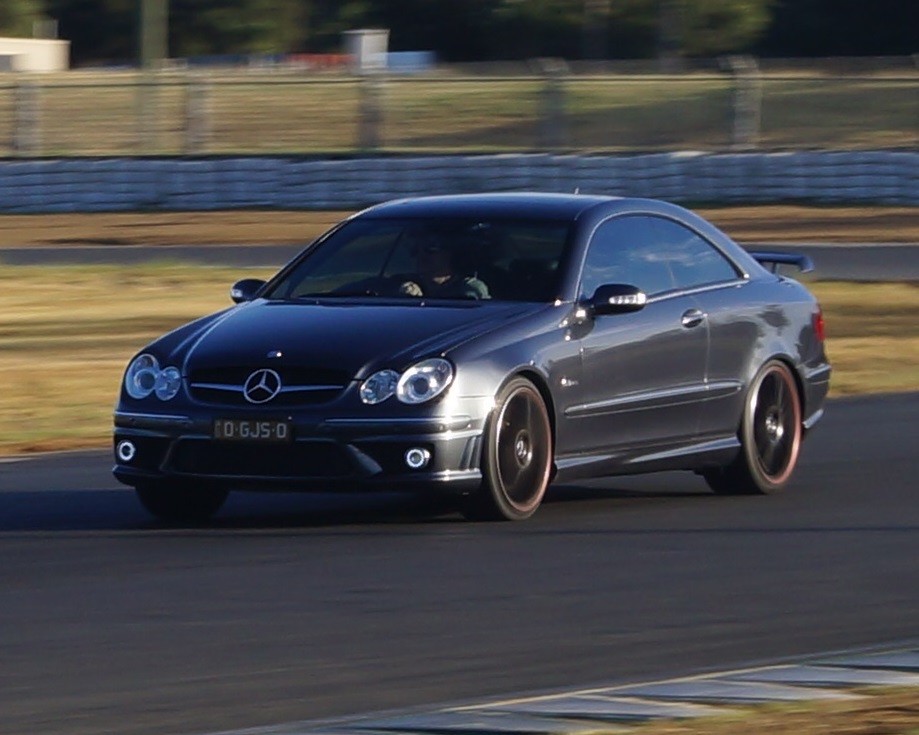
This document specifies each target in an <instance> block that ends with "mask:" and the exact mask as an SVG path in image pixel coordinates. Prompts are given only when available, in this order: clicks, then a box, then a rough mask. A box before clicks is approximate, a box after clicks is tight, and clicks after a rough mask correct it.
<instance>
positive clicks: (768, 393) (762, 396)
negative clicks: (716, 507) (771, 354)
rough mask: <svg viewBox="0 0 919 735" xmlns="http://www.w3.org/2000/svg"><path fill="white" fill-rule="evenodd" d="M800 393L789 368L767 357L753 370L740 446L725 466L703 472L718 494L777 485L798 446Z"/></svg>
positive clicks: (769, 489)
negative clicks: (756, 370)
mask: <svg viewBox="0 0 919 735" xmlns="http://www.w3.org/2000/svg"><path fill="white" fill-rule="evenodd" d="M801 436H802V428H801V398H800V396H799V394H798V386H797V384H796V383H795V379H794V376H793V375H792V374H791V370H790V369H789V368H788V366H787V365H785V363H783V362H780V361H778V360H771V361H769V362H767V363H766V364H765V365H763V367H762V369H761V370H760V371H759V372H758V373H757V374H756V377H755V378H754V379H753V382H752V384H751V385H750V390H749V392H748V393H747V400H746V403H745V404H744V412H743V417H742V419H741V425H740V443H741V452H740V454H739V455H738V457H737V459H735V460H734V462H732V463H731V464H730V465H728V466H727V467H721V468H718V469H715V470H708V471H706V472H705V473H704V477H705V480H706V482H707V483H708V485H709V487H711V488H712V490H714V491H715V492H716V493H718V494H720V495H755V494H765V493H773V492H777V491H778V490H781V489H782V488H783V487H784V486H785V485H786V484H787V482H788V480H789V478H791V474H792V472H793V471H794V469H795V466H796V465H797V463H798V452H799V451H800V449H801Z"/></svg>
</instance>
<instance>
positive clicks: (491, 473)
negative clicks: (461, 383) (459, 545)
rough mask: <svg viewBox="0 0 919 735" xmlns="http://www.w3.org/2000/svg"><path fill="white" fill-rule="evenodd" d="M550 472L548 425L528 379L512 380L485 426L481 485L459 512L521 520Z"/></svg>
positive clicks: (541, 491) (535, 502)
mask: <svg viewBox="0 0 919 735" xmlns="http://www.w3.org/2000/svg"><path fill="white" fill-rule="evenodd" d="M551 475H552V427H551V425H550V424H549V413H548V411H547V410H546V404H545V401H543V399H542V396H541V395H540V393H539V391H538V390H537V389H536V386H534V385H533V384H532V383H531V382H530V381H529V380H526V379H525V378H513V379H512V380H511V381H510V382H509V383H507V385H505V386H504V388H502V389H501V391H500V392H499V393H498V396H497V398H496V400H495V408H494V411H493V412H492V415H491V418H490V419H489V422H488V424H487V427H486V429H485V443H484V448H483V450H482V487H481V488H480V489H479V491H478V492H477V493H476V494H475V495H473V496H472V497H470V498H469V500H468V503H467V504H466V506H465V507H464V508H463V514H464V515H465V516H466V518H468V519H470V520H505V521H522V520H524V519H526V518H529V517H530V516H531V515H533V513H535V512H536V509H537V508H538V507H539V504H540V503H541V502H542V499H543V496H544V495H545V493H546V488H547V487H548V486H549V480H550V478H551Z"/></svg>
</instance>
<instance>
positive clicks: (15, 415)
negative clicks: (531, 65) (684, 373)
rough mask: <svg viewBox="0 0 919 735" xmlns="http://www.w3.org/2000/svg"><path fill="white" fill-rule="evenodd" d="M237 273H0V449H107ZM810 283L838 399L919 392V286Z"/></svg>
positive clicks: (177, 268) (173, 269) (188, 269)
mask: <svg viewBox="0 0 919 735" xmlns="http://www.w3.org/2000/svg"><path fill="white" fill-rule="evenodd" d="M240 275H241V274H240V273H239V272H238V271H236V270H230V269H224V268H211V267H204V266H191V265H179V264H161V265H146V266H107V267H98V266H97V267H82V266H80V267H78V266H66V267H65V266H61V267H9V268H5V269H0V385H2V386H3V390H2V391H0V453H5V454H10V453H18V452H34V451H41V450H47V449H63V448H72V447H80V446H100V445H103V444H105V443H106V441H107V440H108V435H109V429H110V426H111V411H112V407H113V405H114V403H115V399H116V396H117V392H118V389H119V381H120V379H121V374H122V370H123V369H124V366H125V363H126V361H127V360H128V359H129V358H130V357H131V355H132V354H133V353H134V352H136V351H137V350H138V349H139V348H141V347H142V346H143V345H144V344H146V343H147V342H149V341H150V340H152V339H154V338H155V337H156V336H157V335H159V334H162V333H163V332H165V331H168V330H169V329H172V328H174V327H176V326H178V325H179V324H182V323H184V322H186V321H189V320H191V319H193V318H195V317H197V316H200V315H202V314H206V313H209V312H212V311H216V310H218V309H222V308H225V307H227V306H228V305H229V304H230V302H229V299H228V296H227V290H228V288H229V286H230V284H231V283H232V282H233V281H235V280H236V279H237V278H238V277H240ZM245 275H252V276H263V277H264V276H267V275H269V273H268V272H267V271H258V270H257V271H255V272H251V273H247V274H245ZM811 287H812V288H813V290H814V291H815V293H816V294H817V296H818V297H819V298H820V300H821V302H822V304H823V307H824V311H825V314H826V320H827V330H828V333H829V341H828V351H829V354H830V359H831V360H832V361H833V364H834V369H835V372H834V375H833V393H834V394H836V395H842V394H852V393H866V392H876V391H894V390H917V389H919V320H917V319H916V315H917V314H919V286H916V285H910V284H859V285H853V284H841V283H822V282H818V283H814V284H812V286H811Z"/></svg>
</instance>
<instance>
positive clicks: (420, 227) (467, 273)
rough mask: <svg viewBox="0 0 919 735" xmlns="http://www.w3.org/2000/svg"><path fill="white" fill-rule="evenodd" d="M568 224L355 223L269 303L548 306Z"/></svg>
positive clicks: (324, 245)
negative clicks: (328, 300)
mask: <svg viewBox="0 0 919 735" xmlns="http://www.w3.org/2000/svg"><path fill="white" fill-rule="evenodd" d="M567 236H568V224H567V223H564V222H556V221H545V222H539V221H535V222H534V221H532V220H530V221H526V222H522V221H509V220H480V219H472V218H470V219H437V220H433V219H432V220H426V219H403V220H395V219H370V218H367V219H357V220H354V221H352V222H349V223H346V224H345V225H344V226H343V227H341V228H340V229H338V230H336V231H335V232H333V233H332V234H331V235H330V236H328V237H327V238H326V239H325V240H324V241H322V242H320V243H319V244H317V245H316V246H315V247H313V248H311V249H310V251H309V252H308V253H307V254H306V256H305V257H304V258H303V259H301V260H300V261H299V262H297V263H295V264H294V265H293V266H292V267H290V268H289V269H287V270H285V271H282V272H281V273H280V274H279V276H278V277H277V278H276V279H275V281H273V282H272V283H271V284H269V287H268V289H267V290H266V292H265V294H264V296H265V297H266V298H269V299H285V300H290V299H298V298H310V297H315V296H365V297H387V298H406V299H413V298H414V299H417V298H425V299H477V300H484V299H490V300H499V301H551V300H553V299H555V297H556V292H557V288H558V277H557V276H558V272H559V261H560V260H561V257H562V252H563V251H564V249H565V243H566V240H567Z"/></svg>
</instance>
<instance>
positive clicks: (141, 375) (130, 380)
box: [124, 355, 160, 398]
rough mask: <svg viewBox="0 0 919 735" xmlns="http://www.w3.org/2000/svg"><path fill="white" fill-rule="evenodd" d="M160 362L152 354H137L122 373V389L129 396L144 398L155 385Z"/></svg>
mask: <svg viewBox="0 0 919 735" xmlns="http://www.w3.org/2000/svg"><path fill="white" fill-rule="evenodd" d="M159 374H160V364H159V363H158V362H157V361H156V358H155V357H154V356H153V355H139V356H138V357H136V358H134V360H133V361H132V362H131V364H130V365H129V366H128V371H127V372H126V373H125V375H124V389H125V390H126V391H127V392H128V395H129V396H131V398H146V397H147V396H149V395H150V394H151V393H152V392H153V389H154V388H155V387H156V378H157V376H158V375H159Z"/></svg>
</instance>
